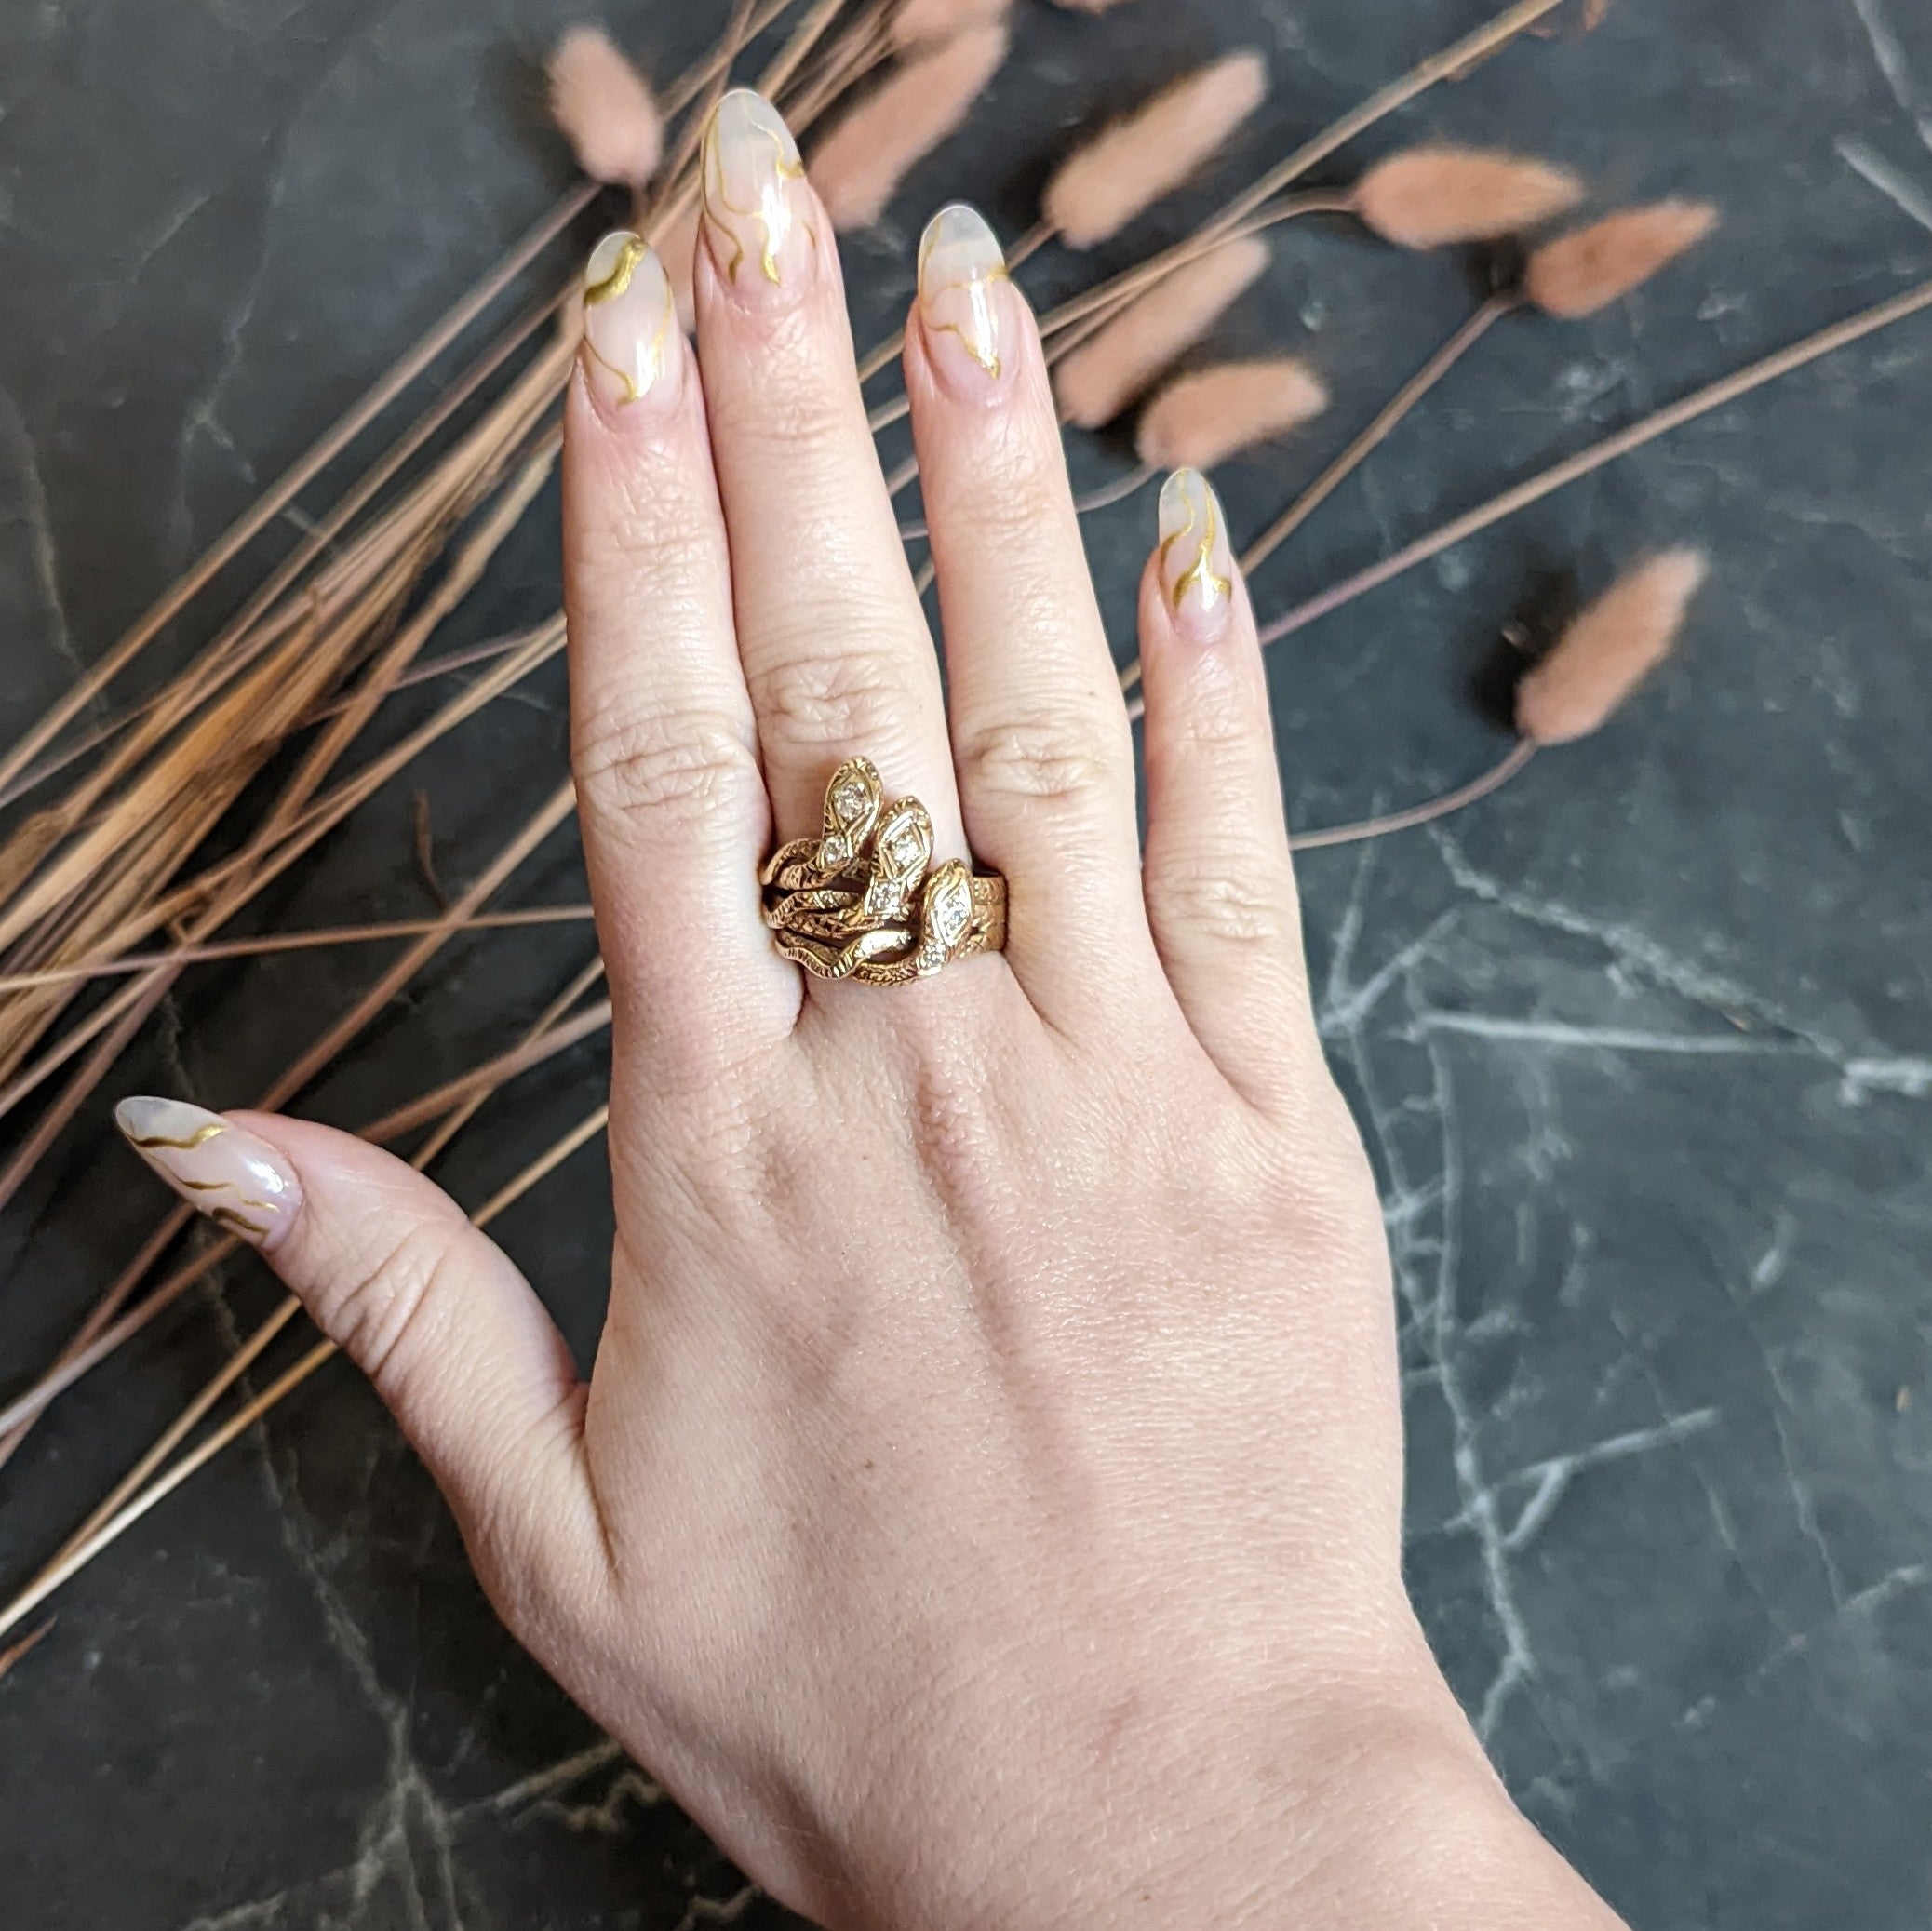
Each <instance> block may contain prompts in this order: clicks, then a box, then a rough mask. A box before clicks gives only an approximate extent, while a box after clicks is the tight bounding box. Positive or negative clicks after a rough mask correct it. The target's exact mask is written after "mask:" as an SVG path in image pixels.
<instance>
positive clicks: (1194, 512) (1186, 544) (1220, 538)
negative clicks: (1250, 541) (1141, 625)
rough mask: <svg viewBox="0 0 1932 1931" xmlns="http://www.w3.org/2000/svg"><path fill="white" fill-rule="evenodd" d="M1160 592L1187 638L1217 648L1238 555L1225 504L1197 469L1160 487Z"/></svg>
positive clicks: (1229, 606)
mask: <svg viewBox="0 0 1932 1931" xmlns="http://www.w3.org/2000/svg"><path fill="white" fill-rule="evenodd" d="M1161 589H1162V590H1163V591H1164V592H1165V594H1166V597H1167V605H1168V608H1169V610H1172V611H1173V612H1174V622H1175V624H1178V625H1179V626H1180V628H1181V629H1182V630H1183V631H1184V632H1186V633H1187V635H1188V636H1190V637H1195V638H1197V639H1199V640H1200V641H1201V642H1202V643H1213V642H1214V640H1215V639H1216V638H1217V637H1220V636H1221V635H1222V634H1223V633H1224V632H1225V631H1226V630H1227V628H1228V616H1229V614H1230V613H1231V612H1232V610H1233V608H1234V552H1233V550H1232V549H1231V548H1230V547H1229V545H1228V522H1227V518H1226V517H1225V516H1222V514H1221V499H1220V498H1219V497H1218V496H1216V495H1215V494H1214V490H1213V489H1212V488H1211V487H1210V486H1209V483H1208V479H1207V478H1206V477H1205V476H1202V475H1201V472H1200V471H1199V470H1198V469H1177V470H1175V471H1174V474H1173V475H1172V476H1169V477H1168V479H1167V481H1166V482H1165V483H1164V484H1163V485H1162V486H1161Z"/></svg>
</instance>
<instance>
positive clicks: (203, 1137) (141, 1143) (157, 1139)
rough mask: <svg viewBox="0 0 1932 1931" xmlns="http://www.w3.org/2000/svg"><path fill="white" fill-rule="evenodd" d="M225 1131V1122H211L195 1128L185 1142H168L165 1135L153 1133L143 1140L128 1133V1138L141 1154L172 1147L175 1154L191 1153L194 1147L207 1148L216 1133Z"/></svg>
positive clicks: (226, 1128)
mask: <svg viewBox="0 0 1932 1931" xmlns="http://www.w3.org/2000/svg"><path fill="white" fill-rule="evenodd" d="M227 1131H228V1126H227V1122H226V1121H224V1120H209V1121H208V1124H207V1125H206V1126H202V1127H196V1128H195V1132H194V1133H192V1134H191V1135H190V1136H189V1137H188V1138H187V1139H185V1140H170V1139H169V1138H168V1136H167V1134H165V1133H154V1134H152V1135H151V1136H150V1137H149V1138H147V1139H145V1140H136V1139H134V1137H133V1135H132V1134H131V1133H130V1134H129V1135H128V1138H129V1140H130V1142H131V1143H132V1144H133V1145H134V1146H136V1147H140V1148H141V1151H142V1152H143V1153H150V1152H152V1151H153V1150H154V1148H155V1147H173V1148H174V1149H175V1151H176V1152H177V1153H192V1152H194V1150H195V1147H205V1146H207V1144H208V1142H209V1141H210V1140H212V1139H213V1138H214V1137H215V1135H216V1134H217V1133H226V1132H227Z"/></svg>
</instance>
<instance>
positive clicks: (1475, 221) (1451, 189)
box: [1354, 146, 1583, 248]
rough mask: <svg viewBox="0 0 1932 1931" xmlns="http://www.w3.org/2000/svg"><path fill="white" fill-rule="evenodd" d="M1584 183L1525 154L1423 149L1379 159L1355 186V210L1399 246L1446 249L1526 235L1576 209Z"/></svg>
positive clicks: (1372, 226)
mask: <svg viewBox="0 0 1932 1931" xmlns="http://www.w3.org/2000/svg"><path fill="white" fill-rule="evenodd" d="M1582 198H1583V183H1582V182H1581V181H1579V180H1577V178H1576V176H1575V175H1574V174H1572V173H1570V172H1569V170H1568V169H1567V168H1553V167H1551V166H1550V164H1549V163H1548V162H1547V161H1536V160H1531V159H1529V158H1527V157H1526V156H1524V155H1522V154H1501V153H1496V152H1493V151H1483V150H1479V149H1475V148H1458V147H1440V146H1434V147H1415V148H1408V149H1405V150H1404V151H1403V152H1402V153H1401V154H1391V155H1389V158H1388V159H1387V160H1386V161H1379V162H1377V163H1376V164H1375V167H1373V168H1370V169H1369V171H1368V172H1367V173H1366V174H1365V175H1363V176H1362V181H1361V182H1360V183H1359V184H1358V186H1357V187H1356V190H1355V196H1354V205H1355V212H1356V214H1357V215H1358V216H1359V217H1360V219H1361V220H1362V221H1363V222H1364V223H1365V224H1366V225H1367V226H1368V227H1370V228H1372V229H1373V230H1374V231H1375V233H1376V234H1377V235H1380V236H1381V237H1382V239H1383V240H1384V241H1391V242H1393V243H1395V245H1396V246H1397V247H1398V248H1448V247H1452V246H1453V245H1454V244H1456V243H1457V242H1464V241H1495V240H1497V239H1498V238H1500V237H1501V236H1503V235H1521V234H1523V233H1524V232H1525V231H1526V230H1528V229H1531V228H1536V227H1538V226H1540V225H1541V224H1542V223H1543V222H1545V221H1549V220H1550V219H1551V218H1552V217H1553V216H1556V215H1560V214H1563V213H1564V212H1565V211H1566V210H1568V209H1570V208H1575V207H1576V204H1577V203H1578V202H1579V201H1580V200H1582Z"/></svg>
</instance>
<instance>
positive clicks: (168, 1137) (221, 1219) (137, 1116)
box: [114, 1095, 302, 1247]
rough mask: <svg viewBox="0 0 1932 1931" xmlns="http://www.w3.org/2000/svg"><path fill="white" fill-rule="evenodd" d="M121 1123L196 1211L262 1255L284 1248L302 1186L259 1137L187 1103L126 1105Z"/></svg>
mask: <svg viewBox="0 0 1932 1931" xmlns="http://www.w3.org/2000/svg"><path fill="white" fill-rule="evenodd" d="M114 1123H115V1124H116V1125H117V1126H118V1127H119V1128H120V1129H121V1132H122V1133H124V1134H126V1136H127V1144H128V1145H129V1146H130V1147H133V1148H134V1149H135V1151H136V1152H138V1153H139V1154H140V1155H141V1158H142V1159H143V1160H146V1161H147V1163H148V1165H149V1166H151V1167H153V1168H154V1171H155V1173H158V1174H160V1176H161V1177H162V1179H164V1180H165V1181H167V1182H168V1185H169V1186H170V1187H173V1188H174V1190H175V1191H176V1192H177V1193H179V1194H180V1195H181V1198H182V1199H183V1200H186V1201H187V1202H188V1204H189V1205H190V1206H191V1207H194V1208H195V1209H196V1210H197V1211H198V1212H200V1213H202V1214H207V1215H208V1218H209V1219H210V1220H212V1221H213V1222H215V1224H216V1225H217V1226H218V1227H226V1228H228V1229H229V1231H230V1232H231V1233H236V1234H239V1235H240V1236H241V1237H242V1239H243V1240H248V1241H250V1242H252V1243H253V1244H254V1245H255V1246H257V1247H264V1246H268V1245H270V1244H272V1243H273V1242H274V1241H275V1240H279V1239H280V1238H281V1236H282V1234H283V1233H284V1232H285V1231H286V1230H287V1228H288V1225H289V1223H290V1221H291V1220H292V1219H293V1217H294V1214H295V1212H296V1210H297V1209H298V1208H299V1207H300V1206H301V1205H302V1184H301V1182H300V1181H298V1180H297V1179H296V1177H295V1173H294V1171H293V1169H292V1168H290V1166H289V1165H288V1161H287V1160H284V1159H283V1158H282V1156H281V1155H280V1154H279V1153H278V1152H276V1151H275V1148H274V1147H271V1146H270V1145H269V1144H268V1142H267V1141H266V1140H264V1139H262V1137H261V1135H260V1134H258V1133H248V1132H247V1131H246V1130H245V1129H244V1128H241V1127H238V1126H236V1125H235V1123H234V1122H233V1121H232V1120H223V1119H222V1118H221V1115H220V1114H219V1113H210V1112H209V1111H208V1109H207V1107H205V1106H190V1105H189V1104H188V1103H187V1101H185V1100H162V1099H152V1098H148V1097H146V1096H144V1095H137V1096H135V1097H132V1098H129V1099H125V1100H123V1101H122V1102H121V1104H120V1105H119V1106H116V1107H115V1108H114Z"/></svg>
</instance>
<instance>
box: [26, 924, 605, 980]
mask: <svg viewBox="0 0 1932 1931" xmlns="http://www.w3.org/2000/svg"><path fill="white" fill-rule="evenodd" d="M591 917H592V912H591V907H590V906H589V905H532V906H530V907H529V908H528V909H526V910H524V911H520V912H479V913H478V914H477V915H476V918H474V919H470V920H468V921H467V922H466V923H465V924H464V926H463V931H465V932H505V931H510V930H514V929H515V928H517V927H518V926H526V925H570V924H578V923H581V922H584V921H587V920H588V919H590V918H591ZM434 931H436V920H435V919H384V920H381V921H379V922H377V923H375V924H372V925H325V926H315V927H312V928H311V929H309V930H307V931H305V932H265V933H263V934H262V935H261V936H260V937H258V938H252V939H224V940H222V941H221V942H220V943H219V944H216V945H177V946H175V947H173V948H172V949H171V950H169V951H167V952H129V953H125V954H123V955H122V957H120V958H119V959H106V960H101V961H99V962H96V963H94V964H92V965H74V966H56V967H53V968H52V969H50V970H49V971H47V972H15V973H13V974H11V975H9V976H6V977H0V992H20V991H22V990H24V989H25V988H26V987H28V986H55V985H63V984H66V983H68V982H70V981H73V980H77V979H107V978H114V977H116V976H118V975H120V974H122V973H126V972H146V971H148V970H149V969H150V968H151V967H156V966H182V965H207V964H209V963H211V962H212V961H214V960H216V959H265V958H267V957H268V956H270V955H271V954H273V953H277V952H306V951H309V950H311V949H313V948H315V947H318V946H323V945H370V944H374V943H376V942H378V941H380V940H382V939H413V938H417V937H419V936H421V935H422V934H423V933H424V932H434Z"/></svg>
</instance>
